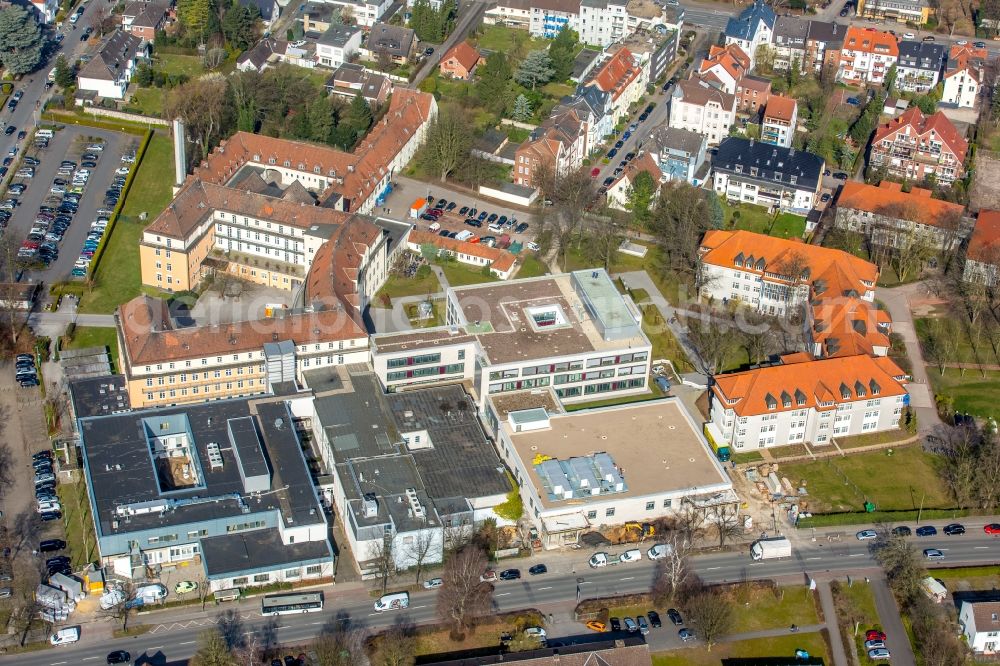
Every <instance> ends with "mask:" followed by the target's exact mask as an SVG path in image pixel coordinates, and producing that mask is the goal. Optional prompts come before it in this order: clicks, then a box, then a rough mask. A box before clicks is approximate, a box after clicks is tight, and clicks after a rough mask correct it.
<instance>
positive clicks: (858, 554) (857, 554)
mask: <svg viewBox="0 0 1000 666" xmlns="http://www.w3.org/2000/svg"><path fill="white" fill-rule="evenodd" d="M863 556H864V553H851V554H850V555H848V557H863Z"/></svg>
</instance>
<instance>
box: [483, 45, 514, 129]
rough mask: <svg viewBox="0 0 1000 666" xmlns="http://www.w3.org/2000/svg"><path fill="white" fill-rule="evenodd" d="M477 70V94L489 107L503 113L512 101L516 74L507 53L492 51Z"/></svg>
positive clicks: (500, 113)
mask: <svg viewBox="0 0 1000 666" xmlns="http://www.w3.org/2000/svg"><path fill="white" fill-rule="evenodd" d="M476 71H477V72H478V74H479V81H478V83H476V96H477V97H479V99H480V100H481V101H482V102H483V103H484V104H486V106H487V108H490V109H494V110H495V112H496V113H497V114H498V115H503V113H504V112H506V111H507V107H508V106H509V105H510V103H511V99H510V97H511V85H512V82H513V75H514V74H513V72H512V70H511V66H510V61H509V60H508V59H507V54H505V53H504V52H503V51H495V52H493V53H491V54H490V55H489V56H488V57H487V58H486V62H484V63H483V64H482V66H481V67H479V68H478V69H477V70H476Z"/></svg>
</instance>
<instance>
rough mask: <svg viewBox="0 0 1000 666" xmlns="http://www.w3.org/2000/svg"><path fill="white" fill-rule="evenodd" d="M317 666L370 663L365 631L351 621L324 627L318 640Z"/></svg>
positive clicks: (315, 647) (315, 644) (358, 665)
mask: <svg viewBox="0 0 1000 666" xmlns="http://www.w3.org/2000/svg"><path fill="white" fill-rule="evenodd" d="M313 649H314V650H315V651H316V664H317V666H363V665H364V664H367V663H368V655H367V652H366V650H365V632H364V631H363V630H362V629H361V628H359V627H354V626H353V625H352V624H351V623H350V622H346V621H344V622H336V623H334V624H333V625H332V626H330V627H328V628H326V629H324V631H323V633H321V634H320V635H319V637H318V638H317V639H316V642H315V643H313Z"/></svg>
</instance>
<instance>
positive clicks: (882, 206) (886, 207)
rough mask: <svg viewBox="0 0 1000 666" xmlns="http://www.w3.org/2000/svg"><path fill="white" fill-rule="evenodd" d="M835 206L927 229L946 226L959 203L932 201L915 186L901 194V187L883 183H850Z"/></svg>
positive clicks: (923, 190)
mask: <svg viewBox="0 0 1000 666" xmlns="http://www.w3.org/2000/svg"><path fill="white" fill-rule="evenodd" d="M837 206H838V207H840V208H851V209H854V210H862V211H865V212H868V213H883V214H887V215H890V216H891V217H897V218H899V219H906V220H910V221H913V222H919V223H921V224H926V225H928V226H938V225H940V224H943V223H946V218H947V217H948V216H955V215H958V216H960V215H961V214H962V211H963V210H965V208H964V206H961V205H960V204H953V203H949V202H947V201H942V200H941V199H932V198H931V192H930V190H926V189H924V188H921V187H914V188H913V189H911V190H910V191H909V192H904V191H903V188H902V185H900V184H899V183H893V182H890V181H888V180H883V181H882V182H881V183H880V184H879V185H878V186H877V187H876V186H875V185H868V184H866V183H859V182H857V181H853V180H849V181H847V182H846V183H844V186H843V188H842V189H841V190H840V195H839V196H838V198H837Z"/></svg>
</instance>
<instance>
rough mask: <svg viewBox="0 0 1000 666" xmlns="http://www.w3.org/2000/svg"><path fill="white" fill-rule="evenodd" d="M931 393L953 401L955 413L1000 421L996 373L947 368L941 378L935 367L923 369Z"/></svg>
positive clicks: (999, 382) (999, 378)
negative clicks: (925, 370)
mask: <svg viewBox="0 0 1000 666" xmlns="http://www.w3.org/2000/svg"><path fill="white" fill-rule="evenodd" d="M927 375H928V377H930V380H931V386H932V387H933V388H934V393H935V394H936V395H937V394H942V395H948V396H951V398H952V399H953V400H954V401H955V411H958V412H962V413H968V414H974V415H976V416H981V417H992V418H994V419H1000V372H998V371H996V370H988V371H986V376H985V377H984V376H983V373H981V372H979V371H978V370H972V369H970V370H966V371H965V376H964V377H963V376H962V373H961V371H959V370H956V369H951V368H948V369H946V370H945V371H944V375H943V376H942V375H941V373H940V372H938V370H937V368H934V367H931V368H928V369H927Z"/></svg>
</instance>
